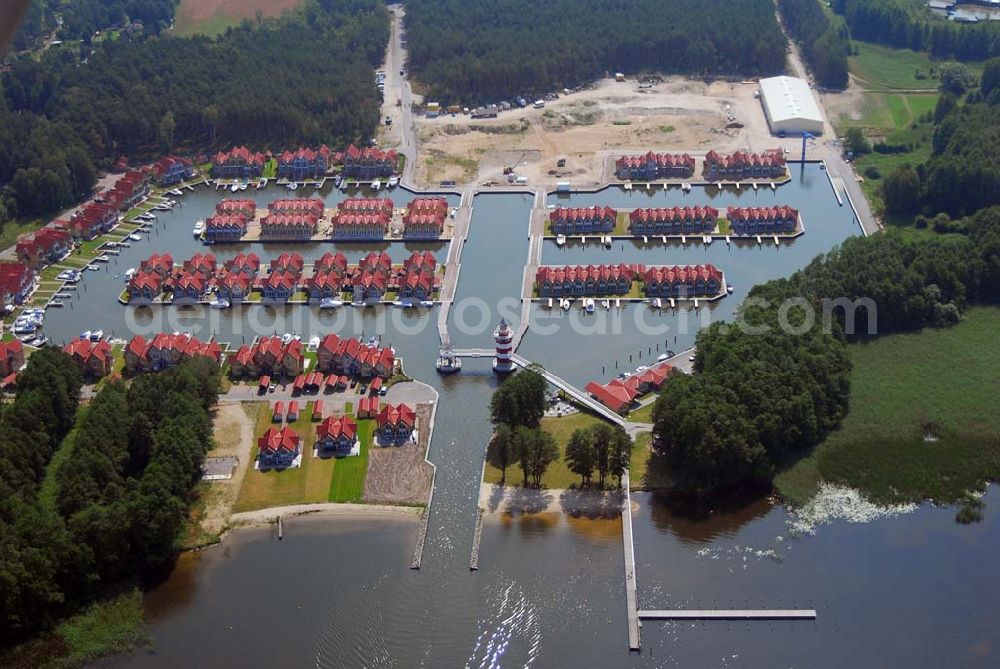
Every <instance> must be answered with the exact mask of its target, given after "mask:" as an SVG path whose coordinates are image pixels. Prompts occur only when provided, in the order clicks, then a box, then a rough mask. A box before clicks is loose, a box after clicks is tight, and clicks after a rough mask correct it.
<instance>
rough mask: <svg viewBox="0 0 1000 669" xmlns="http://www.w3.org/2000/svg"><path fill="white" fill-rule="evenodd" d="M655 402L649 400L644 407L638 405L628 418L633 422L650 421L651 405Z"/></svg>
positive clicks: (651, 419) (651, 415) (651, 418)
mask: <svg viewBox="0 0 1000 669" xmlns="http://www.w3.org/2000/svg"><path fill="white" fill-rule="evenodd" d="M654 404H656V402H655V401H654V402H650V403H649V404H647V405H646V406H644V407H639V408H638V409H636V410H635V411H633V412H631V413H630V414H629V415H628V419H629V420H630V421H632V422H633V423H651V422H652V421H653V405H654Z"/></svg>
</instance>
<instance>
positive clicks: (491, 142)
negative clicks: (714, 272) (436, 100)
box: [416, 77, 798, 187]
mask: <svg viewBox="0 0 1000 669" xmlns="http://www.w3.org/2000/svg"><path fill="white" fill-rule="evenodd" d="M756 89H757V86H756V84H755V83H739V82H723V81H716V82H712V83H710V84H705V83H704V82H701V81H693V80H689V79H684V78H680V77H672V78H669V79H666V80H664V81H663V83H660V84H655V85H653V86H652V88H648V89H640V88H639V84H638V82H637V81H635V80H628V81H625V82H616V81H613V80H610V79H604V80H601V81H599V82H596V83H595V84H594V86H593V87H591V88H589V89H586V90H583V91H580V92H578V93H571V94H570V95H565V96H562V97H560V98H559V99H558V100H554V101H549V102H546V104H545V108H544V109H533V108H531V107H529V108H526V109H516V110H511V111H506V112H500V115H499V117H498V118H495V119H472V118H471V116H467V115H463V114H458V115H457V116H454V117H452V116H450V115H446V116H441V117H439V118H437V119H427V118H424V117H418V118H417V120H416V128H417V137H418V142H419V145H420V152H419V155H418V165H417V179H418V181H420V182H421V183H424V184H436V183H438V182H439V181H441V180H445V179H453V180H455V181H458V182H470V181H474V182H479V183H481V182H484V181H488V180H494V181H501V180H503V182H504V183H506V181H505V177H503V168H504V167H505V166H514V165H516V167H515V171H516V172H517V173H518V174H519V175H522V176H525V177H526V178H527V179H528V182H529V183H535V184H537V183H543V184H551V183H554V182H556V181H559V180H568V181H571V182H572V183H573V185H574V187H587V186H590V185H597V184H599V183H601V182H603V181H605V180H607V178H608V177H610V176H611V175H610V172H609V163H611V164H613V158H615V157H617V156H618V155H620V154H622V153H631V152H641V151H647V150H650V149H654V150H659V151H676V152H682V151H686V152H690V153H693V154H700V153H704V152H706V151H708V150H709V149H716V150H718V151H732V150H735V149H739V148H743V149H750V150H754V151H760V150H763V149H767V148H773V147H776V146H783V147H785V148H789V149H794V148H795V147H796V146H797V145H798V141H797V140H794V139H784V140H780V139H778V138H775V137H772V136H771V134H770V132H769V129H768V125H767V120H766V119H765V117H764V112H763V109H762V108H761V105H760V102H759V100H758V99H757V98H755V97H754V95H753V94H754V91H755V90H756ZM727 105H728V106H729V107H731V109H732V111H733V113H734V114H735V117H736V121H737V122H738V123H741V124H743V127H742V128H729V129H727V128H726V107H727ZM560 158H565V159H566V161H567V162H566V166H565V168H557V167H556V162H557V160H558V159H560ZM609 159H610V160H609Z"/></svg>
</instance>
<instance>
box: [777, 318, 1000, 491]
mask: <svg viewBox="0 0 1000 669" xmlns="http://www.w3.org/2000/svg"><path fill="white" fill-rule="evenodd" d="M997 328H1000V309H997V308H990V307H980V308H975V309H971V310H969V312H968V313H967V314H966V316H965V319H964V320H963V321H962V322H961V323H959V324H958V325H956V326H954V327H946V328H939V329H937V328H936V329H926V330H923V331H922V332H919V333H908V334H896V335H889V336H886V337H881V338H879V339H876V340H874V341H872V342H870V343H864V344H852V345H851V347H850V354H851V361H852V363H853V365H854V368H853V372H852V373H851V409H850V413H849V414H848V415H847V418H846V419H845V420H844V422H843V425H841V427H840V429H839V430H837V431H836V432H834V433H832V434H831V435H829V436H828V437H827V439H826V440H825V441H824V442H823V443H821V444H820V445H819V446H817V447H816V449H815V450H814V451H813V452H812V454H810V455H809V457H807V458H805V459H803V460H801V461H799V462H797V463H796V464H795V465H794V466H792V467H790V468H789V469H788V470H786V471H785V472H783V473H781V474H780V475H779V476H778V477H777V479H776V480H775V483H776V485H777V487H778V489H779V490H780V491H781V492H782V494H784V495H785V497H787V498H788V499H790V500H792V501H793V502H795V503H798V504H801V503H804V502H806V501H807V500H808V499H809V498H810V497H811V496H812V494H813V493H814V492H815V490H816V489H817V486H818V485H819V484H820V483H822V482H830V483H835V484H842V485H846V486H850V487H853V488H857V489H859V490H860V491H861V492H863V493H864V494H865V495H866V496H868V497H869V498H871V499H873V500H875V501H877V502H884V503H899V502H911V501H913V502H915V501H920V500H923V499H928V498H929V499H932V500H934V501H936V502H939V503H952V502H955V501H958V500H961V499H963V498H964V497H965V495H966V493H967V492H968V491H970V490H975V489H978V488H981V487H982V486H983V484H984V483H985V482H986V481H989V480H997V478H998V477H1000V407H998V405H997V403H996V385H997V379H998V378H1000V348H998V347H997V346H996V343H995V337H996V331H997Z"/></svg>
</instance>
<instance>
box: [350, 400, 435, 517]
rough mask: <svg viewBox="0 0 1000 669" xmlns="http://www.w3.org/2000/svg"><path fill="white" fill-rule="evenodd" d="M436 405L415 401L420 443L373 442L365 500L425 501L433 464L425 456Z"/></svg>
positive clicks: (431, 477) (364, 493) (388, 501)
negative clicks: (384, 444) (382, 444)
mask: <svg viewBox="0 0 1000 669" xmlns="http://www.w3.org/2000/svg"><path fill="white" fill-rule="evenodd" d="M433 411H434V405H433V404H431V403H430V402H421V403H420V404H417V405H416V412H417V435H418V438H417V443H416V444H406V445H405V446H398V447H397V446H386V447H379V446H372V448H371V450H369V451H368V475H367V476H366V477H365V489H364V492H363V493H362V496H361V498H362V499H363V500H364V501H366V502H384V503H385V502H387V503H394V504H426V503H427V496H428V495H429V494H430V490H431V482H432V481H433V477H434V468H433V467H431V465H429V464H428V463H427V462H426V461H425V460H424V456H425V455H426V453H427V445H428V444H427V435H428V434H429V433H430V422H431V416H432V414H433Z"/></svg>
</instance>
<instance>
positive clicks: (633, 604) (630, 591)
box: [621, 470, 641, 651]
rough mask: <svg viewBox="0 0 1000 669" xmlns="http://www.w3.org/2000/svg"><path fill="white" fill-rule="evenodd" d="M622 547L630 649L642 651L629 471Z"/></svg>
mask: <svg viewBox="0 0 1000 669" xmlns="http://www.w3.org/2000/svg"><path fill="white" fill-rule="evenodd" d="M621 484H622V489H623V490H624V491H625V493H624V495H623V496H622V546H623V548H624V551H625V611H626V614H627V616H628V649H629V651H633V650H640V644H639V619H640V618H641V616H640V615H639V614H640V611H639V610H638V608H639V595H638V587H637V586H636V582H635V544H634V543H633V541H632V495H631V494H630V493H629V476H628V470H626V471H625V473H624V474H623V475H622V481H621Z"/></svg>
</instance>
